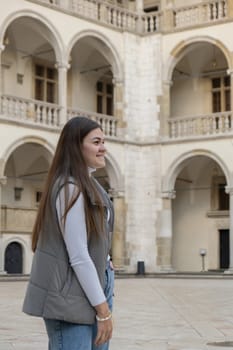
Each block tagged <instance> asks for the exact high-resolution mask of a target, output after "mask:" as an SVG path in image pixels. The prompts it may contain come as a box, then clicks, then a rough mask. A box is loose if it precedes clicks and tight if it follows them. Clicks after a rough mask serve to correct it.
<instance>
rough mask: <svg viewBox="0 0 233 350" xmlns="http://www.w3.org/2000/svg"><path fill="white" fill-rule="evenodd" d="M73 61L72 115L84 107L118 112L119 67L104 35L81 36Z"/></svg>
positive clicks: (70, 76)
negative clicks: (115, 105) (116, 94)
mask: <svg viewBox="0 0 233 350" xmlns="http://www.w3.org/2000/svg"><path fill="white" fill-rule="evenodd" d="M70 63H71V68H70V69H69V71H68V96H67V97H68V101H67V105H68V106H69V107H70V108H69V113H70V114H71V116H72V115H75V114H79V113H82V111H83V110H86V111H90V112H92V113H98V114H102V115H106V116H113V115H115V113H114V100H115V94H114V88H115V87H114V84H113V78H114V77H116V76H118V74H119V71H118V70H119V68H118V63H117V62H116V59H115V55H114V53H113V52H112V51H111V48H110V47H109V46H108V45H107V44H106V43H105V41H104V39H103V38H101V35H100V34H97V33H92V34H91V33H86V34H85V35H84V34H83V35H82V37H79V38H77V39H76V41H75V42H74V43H73V44H72V48H71V50H70Z"/></svg>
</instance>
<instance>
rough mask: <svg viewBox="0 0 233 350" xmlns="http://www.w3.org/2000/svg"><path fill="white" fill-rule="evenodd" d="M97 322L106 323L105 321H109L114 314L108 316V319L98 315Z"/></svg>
mask: <svg viewBox="0 0 233 350" xmlns="http://www.w3.org/2000/svg"><path fill="white" fill-rule="evenodd" d="M95 317H96V319H97V321H99V322H104V321H107V320H110V319H111V318H112V314H111V312H110V314H109V315H108V316H107V317H103V318H102V317H99V316H98V315H96V316H95Z"/></svg>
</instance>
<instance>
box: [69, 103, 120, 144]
mask: <svg viewBox="0 0 233 350" xmlns="http://www.w3.org/2000/svg"><path fill="white" fill-rule="evenodd" d="M67 116H68V119H71V118H73V117H75V116H83V117H87V118H90V119H92V120H95V121H96V122H97V123H99V124H100V125H101V127H102V129H103V132H104V134H105V136H111V137H114V136H116V135H117V119H116V118H115V117H112V116H109V115H105V114H99V113H94V112H87V111H84V110H81V109H71V108H68V110H67Z"/></svg>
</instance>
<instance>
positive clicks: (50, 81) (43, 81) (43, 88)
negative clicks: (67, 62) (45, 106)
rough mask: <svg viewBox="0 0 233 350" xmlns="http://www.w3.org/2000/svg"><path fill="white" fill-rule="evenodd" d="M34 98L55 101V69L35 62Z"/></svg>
mask: <svg viewBox="0 0 233 350" xmlns="http://www.w3.org/2000/svg"><path fill="white" fill-rule="evenodd" d="M34 81H35V99H36V100H40V101H45V102H50V103H56V100H57V98H56V95H57V71H56V69H55V68H51V67H47V66H44V65H41V64H35V79H34Z"/></svg>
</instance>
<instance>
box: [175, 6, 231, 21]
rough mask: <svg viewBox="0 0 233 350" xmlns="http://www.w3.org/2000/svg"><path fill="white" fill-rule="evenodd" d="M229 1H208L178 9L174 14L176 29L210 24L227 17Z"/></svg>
mask: <svg viewBox="0 0 233 350" xmlns="http://www.w3.org/2000/svg"><path fill="white" fill-rule="evenodd" d="M227 13H228V1H227V0H215V1H206V2H203V3H201V4H196V5H190V6H185V7H180V8H176V9H174V11H173V14H174V27H175V28H182V27H188V26H192V25H198V24H203V23H209V22H212V21H218V20H222V19H224V18H226V17H227Z"/></svg>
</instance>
